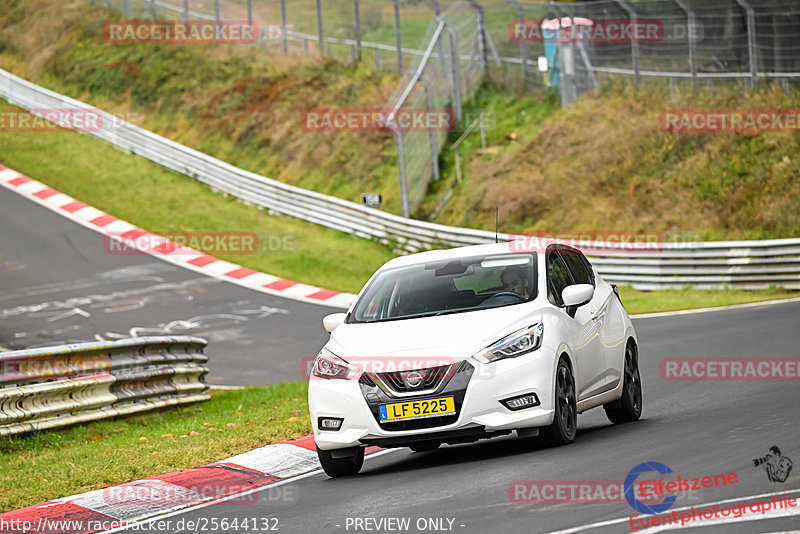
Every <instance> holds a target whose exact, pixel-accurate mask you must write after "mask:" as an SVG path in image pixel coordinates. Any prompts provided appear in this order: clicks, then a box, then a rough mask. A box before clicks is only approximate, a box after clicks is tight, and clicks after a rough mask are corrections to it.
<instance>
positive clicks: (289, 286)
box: [0, 165, 356, 308]
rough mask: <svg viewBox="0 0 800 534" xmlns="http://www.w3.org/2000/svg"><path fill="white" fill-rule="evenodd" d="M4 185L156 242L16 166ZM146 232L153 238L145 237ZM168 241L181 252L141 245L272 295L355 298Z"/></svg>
mask: <svg viewBox="0 0 800 534" xmlns="http://www.w3.org/2000/svg"><path fill="white" fill-rule="evenodd" d="M0 185H3V186H5V187H7V188H8V189H10V190H12V191H15V192H17V193H19V194H20V195H22V196H24V197H26V198H28V199H30V200H33V201H34V202H37V203H38V204H41V205H42V206H45V207H47V208H49V209H50V210H52V211H54V212H56V213H58V214H60V215H63V216H64V217H67V218H69V219H71V220H73V221H75V222H77V223H78V224H81V225H83V226H85V227H87V228H91V229H92V230H95V231H97V232H99V233H101V234H103V235H104V236H107V237H108V238H109V239H118V238H120V237H121V238H122V239H125V240H126V241H125V242H126V244H130V245H131V246H136V243H142V242H145V243H153V242H155V241H156V236H155V235H154V234H152V233H150V232H148V231H146V230H142V229H141V228H137V227H136V226H134V225H132V224H130V223H127V222H125V221H123V220H120V219H117V218H116V217H114V216H113V215H109V214H107V213H104V212H102V211H100V210H98V209H96V208H93V207H91V206H89V205H87V204H84V203H83V202H79V201H77V200H75V199H74V198H72V197H70V196H68V195H65V194H63V193H60V192H58V191H56V190H55V189H53V188H51V187H48V186H46V185H44V184H43V183H41V182H37V181H36V180H34V179H32V178H28V177H27V176H23V175H22V174H20V173H18V172H17V171H15V170H13V169H9V168H8V167H5V166H4V165H0ZM143 236H145V237H148V236H149V237H150V238H151V239H141V238H142V237H143ZM158 240H160V242H162V243H164V244H165V248H164V249H163V250H175V249H178V250H177V253H174V252H173V253H170V252H161V251H159V250H158V248H160V247H156V249H155V250H148V249H147V248H141V247H139V248H138V250H140V251H141V252H142V253H146V254H151V255H153V256H156V257H158V258H160V259H162V260H164V261H168V262H170V263H174V264H176V265H180V266H181V267H185V268H187V269H191V270H193V271H197V272H201V273H203V274H206V275H208V276H212V277H214V278H217V279H219V280H225V281H227V282H231V283H234V284H238V285H240V286H244V287H246V288H248V289H254V290H256V291H261V292H263V293H269V294H271V295H278V296H281V297H285V298H289V299H294V300H300V301H303V302H310V303H314V304H322V305H325V306H333V307H337V308H348V307H350V304H351V303H352V302H353V301H354V300H355V297H356V295H353V294H352V293H341V292H339V291H333V290H330V289H322V288H319V287H315V286H310V285H307V284H300V283H297V282H292V281H291V280H286V279H283V278H280V277H278V276H273V275H271V274H267V273H262V272H258V271H255V270H253V269H248V268H247V267H242V266H241V265H236V264H235V263H230V262H227V261H223V260H220V259H217V258H214V257H212V256H209V255H207V254H204V253H203V252H199V251H197V250H194V249H190V248H187V247H185V246H181V247H177V245H175V244H174V243H172V242H171V241H169V240H165V239H163V238H158Z"/></svg>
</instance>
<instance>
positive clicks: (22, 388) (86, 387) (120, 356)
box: [0, 336, 210, 436]
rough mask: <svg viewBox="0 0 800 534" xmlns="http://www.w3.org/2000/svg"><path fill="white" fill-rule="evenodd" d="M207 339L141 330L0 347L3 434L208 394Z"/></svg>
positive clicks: (202, 397) (194, 399)
mask: <svg viewBox="0 0 800 534" xmlns="http://www.w3.org/2000/svg"><path fill="white" fill-rule="evenodd" d="M205 346H206V342H205V340H203V339H200V338H196V337H190V336H174V337H138V338H129V339H123V340H120V341H115V342H112V343H78V344H73V345H59V346H54V347H44V348H38V349H31V350H16V351H11V352H3V353H0V436H8V435H12V434H21V433H24V432H30V431H33V430H47V429H52V428H57V427H63V426H67V425H73V424H76V423H84V422H87V421H96V420H98V419H104V418H108V417H117V416H120V415H129V414H135V413H141V412H145V411H148V410H154V409H157V408H164V407H167V406H176V405H178V404H186V403H190V402H197V401H202V400H207V399H209V398H210V396H209V395H208V394H207V393H205V390H206V387H207V386H206V385H205V383H204V379H205V375H206V373H208V368H207V367H206V366H205V365H204V364H205V363H206V362H207V361H208V357H207V356H205V355H203V347H205Z"/></svg>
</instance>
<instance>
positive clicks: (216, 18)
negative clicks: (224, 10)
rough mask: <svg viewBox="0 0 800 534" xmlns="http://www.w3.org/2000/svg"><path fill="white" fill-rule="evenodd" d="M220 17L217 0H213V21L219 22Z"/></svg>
mask: <svg viewBox="0 0 800 534" xmlns="http://www.w3.org/2000/svg"><path fill="white" fill-rule="evenodd" d="M221 18H222V17H221V16H220V14H219V0H214V22H216V23H217V24H219V21H220V19H221Z"/></svg>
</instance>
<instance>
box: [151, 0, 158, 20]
mask: <svg viewBox="0 0 800 534" xmlns="http://www.w3.org/2000/svg"><path fill="white" fill-rule="evenodd" d="M150 10H151V11H152V12H153V20H158V11H156V0H150Z"/></svg>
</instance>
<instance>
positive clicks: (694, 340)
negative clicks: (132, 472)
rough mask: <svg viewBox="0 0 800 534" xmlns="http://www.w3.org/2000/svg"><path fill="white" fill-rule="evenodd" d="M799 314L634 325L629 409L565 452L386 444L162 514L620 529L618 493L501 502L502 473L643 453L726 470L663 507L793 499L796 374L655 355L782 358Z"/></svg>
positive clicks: (797, 522) (592, 424) (593, 475)
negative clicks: (674, 364) (635, 398)
mask: <svg viewBox="0 0 800 534" xmlns="http://www.w3.org/2000/svg"><path fill="white" fill-rule="evenodd" d="M799 317H800V302H795V303H787V304H779V305H772V306H762V307H756V308H747V309H738V310H727V311H719V312H711V313H700V314H693V315H682V316H674V317H666V318H650V319H641V320H637V321H635V324H636V328H637V332H638V334H639V339H640V341H641V356H640V358H641V361H640V369H641V373H642V379H643V388H644V414H643V418H642V419H641V420H640V421H638V422H636V423H631V424H628V425H620V426H616V427H615V426H612V425H611V424H610V423H609V422H608V421H607V420H606V418H605V414H604V413H603V411H602V410H599V411H598V410H593V411H590V412H586V413H585V414H583V415H581V416H579V418H578V423H579V430H578V437H577V439H576V441H575V442H574V443H573V444H571V445H568V446H565V447H560V448H540V447H539V446H538V445H537V444H536V442H535V441H534V442H526V441H523V440H517V439H514V438H497V439H495V440H486V441H481V442H478V443H476V444H470V445H458V446H445V447H442V448H441V449H439V450H437V451H433V452H421V453H413V452H411V451H410V450H409V449H395V450H391V451H389V452H387V453H385V454H380V455H379V456H377V457H374V458H369V457H367V459H366V460H365V464H364V468H363V470H362V471H361V474H359V475H358V476H357V477H354V478H344V479H329V478H327V477H326V476H325V475H324V474H322V473H320V472H317V473H314V474H311V475H309V476H306V477H303V478H300V479H294V480H290V481H288V482H286V483H284V484H283V485H282V486H278V487H275V486H268V487H267V488H265V489H264V490H262V491H261V492H260V494H259V497H260V498H259V500H258V501H257V502H255V503H253V504H247V505H245V504H241V505H224V504H217V505H212V506H206V507H200V508H196V509H193V510H188V511H184V512H181V513H178V514H175V515H173V516H170V517H169V519H170V520H172V521H174V522H175V523H173V525H174V526H173V528H175V526H177V525H178V523H177V521H180V520H181V519H184V520H195V521H197V520H198V519H200V520H203V518H204V519H205V520H211V519H212V518H217V519H218V520H221V519H222V518H228V520H229V521H230V520H232V519H234V518H240V522H241V521H242V520H243V519H244V518H268V517H273V518H277V522H278V525H279V527H280V532H291V533H304V532H368V531H372V532H390V531H393V530H391V529H389V528H376V529H370V530H366V529H365V528H359V529H356V528H355V527H356V525H357V523H356V519H359V518H360V519H364V518H390V517H391V518H399V519H403V518H409V519H410V528H409V529H408V530H395V531H402V532H450V531H453V532H458V533H465V534H466V533H476V534H477V533H489V532H509V533H539V532H552V531H560V530H565V529H573V528H576V527H581V526H586V525H591V524H594V523H598V522H605V521H612V524H609V525H606V526H603V527H600V528H592V529H586V531H590V532H623V531H629V530H630V529H631V527H630V525H629V523H628V516H630V515H632V514H633V513H634V512H633V509H632V508H631V507H630V506H629V505H628V504H627V503H626V502H622V503H615V504H571V503H558V504H516V503H512V502H511V501H510V499H509V485H510V484H511V483H512V482H513V481H516V480H537V481H551V480H553V481H557V480H609V481H611V480H615V481H621V480H624V479H625V477H626V475H627V474H628V472H629V471H630V470H631V469H632V468H633V467H634V466H636V465H637V464H639V463H642V462H648V461H655V462H661V463H663V464H666V465H667V466H669V467H670V468H671V469H672V470H673V471H674V472H675V473H676V474H678V475H680V476H682V477H684V478H698V477H702V476H706V475H711V476H713V475H716V474H720V473H729V472H735V473H737V475H738V482H737V483H736V484H733V485H729V486H726V487H719V488H711V489H705V490H697V491H695V492H691V493H690V494H688V495H686V496H685V497H683V498H681V499H679V500H678V501H677V502H676V503H675V505H674V508H675V509H678V508H683V507H687V506H694V507H695V508H698V507H700V506H701V505H705V504H712V503H718V502H720V501H725V500H728V499H742V500H741V501H736V502H746V503H749V502H755V501H757V500H760V499H758V498H756V497H754V496H759V495H764V494H772V493H775V492H781V493H788V496H792V493H791V492H794V493H793V495H794V496H795V497H800V467H798V465H799V464H798V462H800V429H798V422H800V389H799V388H798V383H797V382H796V381H795V382H667V381H664V380H662V379H661V378H660V375H659V361H660V360H661V359H662V358H665V357H697V356H707V357H712V356H726V357H728V356H729V357H748V356H779V357H788V356H795V357H796V356H798V354H800V329H798V318H799ZM774 445H777V446H778V447H780V449H781V453H782V454H783V455H784V456H786V457H788V458H790V459H791V460H793V462H794V466H795V468H794V470H793V471H791V473H790V476H789V478H788V479H787V480H786V481H785V482H784V483H772V482H770V481H769V480H768V478H767V475H766V473H765V471H764V469H763V468H761V467H755V466H754V464H753V459H754V458H758V457H761V456H763V455H764V454H766V453H767V451H768V449H769V448H770V447H772V446H774ZM798 508H800V507H797V508H795V510H794V512H793V513H794V515H792V516H789V517H786V518H781V519H765V520H759V521H755V522H752V521H750V522H741V521H738V522H735V523H726V524H723V525H714V526H707V527H703V521H699V522H697V523H695V524H693V525H691V526H693V527H696V528H694V529H693V530H692V532H726V533H727V532H747V533H750V532H782V531H789V530H795V531H796V529H798V528H800V515H799V514H800V510H798ZM436 518H445V521H444V527H445V528H439V529H436V528H434V529H430V528H425V529H417V524H416V523H417V521H421V522H420V523H419V524H420V526H423V527H425V526H426V525H423V522H427V521H428V520H430V519H436ZM448 519H451V520H453V522H452V527H450V524H449V523H448V521H447V520H448ZM348 520H349V523H348ZM614 520H618V521H614ZM184 524H185V523H184ZM360 524H361V525H362V526H366V525H367V523H363V522H362V523H360ZM195 525H197V523H195ZM369 525H370V527H374V526H375V523H369ZM389 525H390V524H388V523H384V524H383V525H382V526H383V527H387V526H389ZM392 525H394V524H392ZM689 525H690V523H689V524H687V525H686V527H685V528H688V527H689ZM429 526H430V523H428V524H427V527H429ZM434 526H436V524H435V523H434ZM140 527H141V526H140ZM195 528H197V526H195ZM129 530H131V531H133V530H132V529H129ZM145 531H147V530H145ZM582 531H584V529H581V528H578V529H576V530H574V532H582ZM151 532H155V530H152V531H151ZM176 532H193V531H192V530H188V529H184V530H176ZM229 532H233V530H229ZM570 532H572V530H570Z"/></svg>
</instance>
